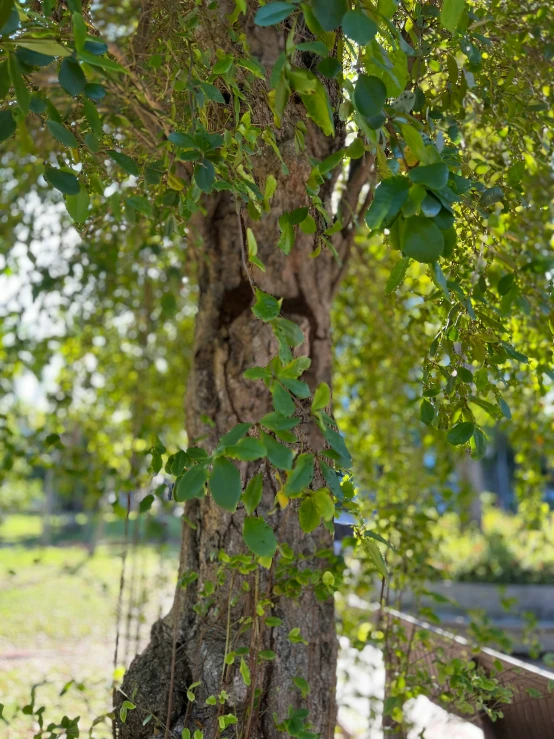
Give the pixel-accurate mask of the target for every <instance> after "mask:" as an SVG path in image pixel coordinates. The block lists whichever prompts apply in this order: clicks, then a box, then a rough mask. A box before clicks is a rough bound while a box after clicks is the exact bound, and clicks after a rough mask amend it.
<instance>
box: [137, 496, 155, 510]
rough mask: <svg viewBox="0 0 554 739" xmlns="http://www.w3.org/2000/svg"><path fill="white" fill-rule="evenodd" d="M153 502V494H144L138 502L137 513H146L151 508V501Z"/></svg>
mask: <svg viewBox="0 0 554 739" xmlns="http://www.w3.org/2000/svg"><path fill="white" fill-rule="evenodd" d="M153 502H154V496H153V495H146V496H145V497H144V498H143V499H142V500H141V501H140V504H139V513H146V512H147V511H149V510H150V509H151V508H152V503H153Z"/></svg>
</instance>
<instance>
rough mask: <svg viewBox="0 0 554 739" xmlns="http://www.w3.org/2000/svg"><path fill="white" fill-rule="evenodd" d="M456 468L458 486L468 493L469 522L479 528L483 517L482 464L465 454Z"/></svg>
mask: <svg viewBox="0 0 554 739" xmlns="http://www.w3.org/2000/svg"><path fill="white" fill-rule="evenodd" d="M456 466H457V471H458V477H459V480H460V485H461V487H462V488H468V492H469V500H468V515H469V520H470V521H473V522H475V523H476V524H477V525H478V526H479V528H481V517H482V515H483V504H482V501H481V493H483V492H484V491H485V476H484V473H483V463H482V462H481V461H480V460H478V459H472V458H471V457H470V456H469V455H467V454H466V455H464V456H463V457H461V458H460V459H459V461H458V463H457V465H456Z"/></svg>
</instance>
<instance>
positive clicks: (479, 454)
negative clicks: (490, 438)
mask: <svg viewBox="0 0 554 739" xmlns="http://www.w3.org/2000/svg"><path fill="white" fill-rule="evenodd" d="M486 453H487V437H486V436H485V434H484V433H483V432H482V431H481V429H475V433H474V434H473V438H472V439H471V456H472V458H473V459H483V457H484V456H485V454H486Z"/></svg>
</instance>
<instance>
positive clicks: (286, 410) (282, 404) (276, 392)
mask: <svg viewBox="0 0 554 739" xmlns="http://www.w3.org/2000/svg"><path fill="white" fill-rule="evenodd" d="M271 395H272V396H273V406H274V408H275V410H276V411H277V413H281V415H283V416H292V414H293V413H294V410H295V405H294V400H293V399H292V398H291V396H290V393H289V391H288V390H285V388H284V387H283V386H282V385H281V383H280V382H274V383H273V387H272V388H271Z"/></svg>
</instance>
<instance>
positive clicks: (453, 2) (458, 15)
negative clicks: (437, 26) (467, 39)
mask: <svg viewBox="0 0 554 739" xmlns="http://www.w3.org/2000/svg"><path fill="white" fill-rule="evenodd" d="M465 6H466V4H465V2H464V0H443V3H442V9H441V16H440V18H441V26H442V27H443V28H445V29H446V30H447V31H450V33H455V32H456V30H457V28H458V26H459V25H460V21H461V20H462V16H463V14H464V10H465Z"/></svg>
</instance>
